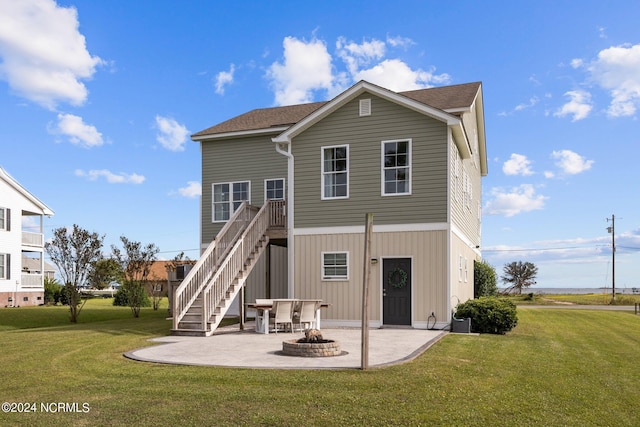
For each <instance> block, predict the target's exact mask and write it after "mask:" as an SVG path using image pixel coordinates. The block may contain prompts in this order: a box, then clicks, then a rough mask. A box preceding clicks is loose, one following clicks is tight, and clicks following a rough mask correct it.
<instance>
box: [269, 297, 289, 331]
mask: <svg viewBox="0 0 640 427" xmlns="http://www.w3.org/2000/svg"><path fill="white" fill-rule="evenodd" d="M293 304H294V301H293V300H274V301H273V312H274V313H275V317H274V318H273V330H274V331H275V333H276V334H277V333H278V325H279V324H280V325H282V324H284V325H287V324H288V325H289V328H290V330H291V333H293Z"/></svg>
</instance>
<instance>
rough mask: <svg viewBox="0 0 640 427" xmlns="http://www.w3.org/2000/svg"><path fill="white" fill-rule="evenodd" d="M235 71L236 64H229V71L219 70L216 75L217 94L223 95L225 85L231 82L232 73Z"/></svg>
mask: <svg viewBox="0 0 640 427" xmlns="http://www.w3.org/2000/svg"><path fill="white" fill-rule="evenodd" d="M235 71H236V66H235V65H233V64H231V66H230V67H229V71H220V72H219V73H218V74H217V75H216V93H217V94H218V95H224V88H225V86H227V85H229V84H231V83H233V73H234V72H235Z"/></svg>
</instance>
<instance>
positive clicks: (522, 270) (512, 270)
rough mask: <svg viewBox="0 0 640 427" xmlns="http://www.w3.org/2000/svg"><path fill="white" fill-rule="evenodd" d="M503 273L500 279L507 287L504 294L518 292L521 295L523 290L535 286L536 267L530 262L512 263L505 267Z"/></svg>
mask: <svg viewBox="0 0 640 427" xmlns="http://www.w3.org/2000/svg"><path fill="white" fill-rule="evenodd" d="M503 271H504V274H503V275H502V277H501V279H502V281H503V282H504V283H505V284H507V285H509V286H508V287H507V288H506V289H505V290H504V292H505V293H512V292H518V293H519V294H521V293H522V290H523V289H527V288H529V286H533V285H535V284H536V275H537V274H538V267H536V266H535V264H533V263H531V262H522V261H514V262H511V263H509V264H507V265H505V266H504V269H503Z"/></svg>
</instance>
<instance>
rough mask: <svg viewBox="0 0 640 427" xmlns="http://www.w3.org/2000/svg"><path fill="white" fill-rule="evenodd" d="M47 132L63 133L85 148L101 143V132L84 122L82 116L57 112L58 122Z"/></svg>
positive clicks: (72, 141)
mask: <svg viewBox="0 0 640 427" xmlns="http://www.w3.org/2000/svg"><path fill="white" fill-rule="evenodd" d="M49 132H51V133H57V134H62V135H65V136H67V137H68V138H69V141H71V143H73V144H76V145H80V146H83V147H86V148H91V147H99V146H101V145H102V144H103V139H102V134H101V133H100V132H98V130H97V129H96V127H95V126H92V125H88V124H86V123H84V121H83V120H82V117H79V116H75V115H73V114H58V123H57V125H56V127H55V128H50V129H49Z"/></svg>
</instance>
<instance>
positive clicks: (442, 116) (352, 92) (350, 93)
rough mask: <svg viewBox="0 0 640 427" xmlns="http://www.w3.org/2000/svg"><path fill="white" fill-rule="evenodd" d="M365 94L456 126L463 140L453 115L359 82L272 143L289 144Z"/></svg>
mask: <svg viewBox="0 0 640 427" xmlns="http://www.w3.org/2000/svg"><path fill="white" fill-rule="evenodd" d="M365 92H369V93H371V94H373V95H376V96H379V97H381V98H383V99H386V100H388V101H391V102H394V103H396V104H399V105H402V106H405V107H407V108H409V109H411V110H414V111H416V112H418V113H421V114H424V115H426V116H429V117H432V118H434V119H436V120H439V121H441V122H444V123H446V124H447V125H449V126H456V127H457V130H456V134H458V135H460V136H462V138H464V130H463V128H462V121H461V120H460V118H458V117H456V116H454V115H451V114H449V113H446V112H444V111H443V110H440V109H437V108H434V107H431V106H429V105H426V104H423V103H421V102H418V101H415V100H413V99H411V98H408V97H406V96H404V95H401V94H398V93H396V92H393V91H390V90H388V89H385V88H383V87H380V86H377V85H374V84H371V83H369V82H366V81H364V80H361V81H360V82H358V83H356V84H355V85H353V86H351V87H350V88H349V89H347V90H345V91H344V92H342V93H341V94H340V95H338V96H336V97H335V98H333V99H332V100H331V101H329V102H328V103H326V104H325V105H323V106H322V107H320V108H318V109H317V110H316V111H314V112H313V113H311V114H309V115H308V116H307V117H305V118H304V119H302V120H301V121H299V122H298V123H296V124H295V125H293V126H291V127H290V128H288V129H287V130H286V131H284V132H283V133H281V134H280V135H278V136H277V137H275V138H273V142H286V143H289V142H291V140H292V139H293V138H294V137H296V136H297V135H299V134H300V133H302V132H304V131H305V130H306V129H308V128H309V127H311V126H313V125H314V124H315V123H317V122H318V121H320V120H322V119H323V118H324V117H326V116H327V115H329V114H331V113H332V112H333V111H335V110H337V109H338V108H340V107H342V106H343V105H345V104H346V103H348V102H349V101H351V100H352V99H354V98H356V97H358V96H360V95H361V94H363V93H365Z"/></svg>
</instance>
